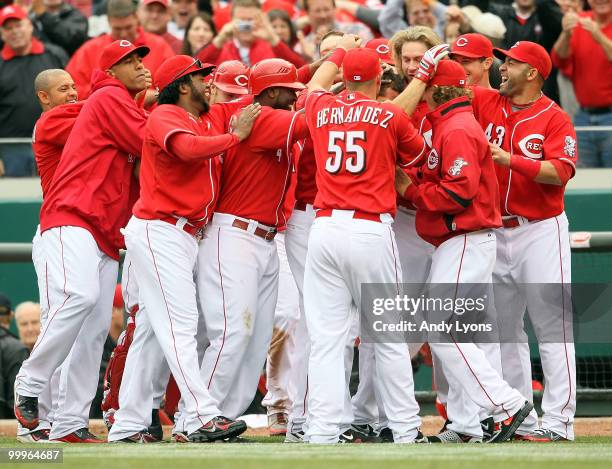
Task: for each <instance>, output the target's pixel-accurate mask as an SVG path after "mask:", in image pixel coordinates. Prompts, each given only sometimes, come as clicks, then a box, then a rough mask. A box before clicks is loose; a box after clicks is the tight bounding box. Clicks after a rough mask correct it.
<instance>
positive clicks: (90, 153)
mask: <svg viewBox="0 0 612 469" xmlns="http://www.w3.org/2000/svg"><path fill="white" fill-rule="evenodd" d="M146 122H147V118H146V115H145V112H144V111H143V110H142V109H141V108H139V107H138V106H137V105H136V102H135V101H134V97H133V96H132V95H130V93H129V92H128V90H127V88H125V86H124V85H123V84H122V83H121V82H120V81H119V80H117V79H115V78H111V77H109V76H108V75H106V74H105V73H103V72H101V71H97V72H96V73H95V74H94V80H93V93H92V95H91V96H90V97H89V99H88V100H87V101H86V102H85V104H83V109H82V110H81V113H80V114H79V117H78V119H77V120H76V122H75V124H74V128H73V131H72V132H70V135H69V137H68V140H67V142H66V145H65V146H64V151H63V152H62V158H61V160H60V163H59V166H58V167H57V171H56V172H55V176H54V178H53V183H52V184H51V187H50V188H49V192H48V193H47V194H46V195H45V200H44V201H43V205H42V207H41V209H40V231H41V233H42V232H44V231H45V230H48V229H50V228H55V227H58V226H79V227H81V228H85V229H86V230H88V231H89V232H90V233H91V234H92V236H93V237H94V239H95V240H96V243H97V244H98V246H99V247H100V249H101V250H102V251H103V252H104V253H106V254H107V255H109V256H110V257H112V258H113V259H116V260H119V249H121V248H122V247H124V240H123V236H122V235H121V233H120V231H119V229H120V228H122V227H124V226H125V225H126V224H127V222H128V220H129V218H130V215H131V213H132V206H133V205H134V202H135V201H136V199H137V197H138V191H139V186H138V180H137V179H136V177H135V176H134V162H135V161H136V158H139V157H140V152H141V151H142V140H143V137H144V128H145V124H146Z"/></svg>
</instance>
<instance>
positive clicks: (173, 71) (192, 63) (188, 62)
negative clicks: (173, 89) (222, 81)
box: [155, 55, 215, 91]
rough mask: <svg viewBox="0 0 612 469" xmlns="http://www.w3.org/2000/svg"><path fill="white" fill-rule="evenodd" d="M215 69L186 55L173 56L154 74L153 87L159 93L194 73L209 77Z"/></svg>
mask: <svg viewBox="0 0 612 469" xmlns="http://www.w3.org/2000/svg"><path fill="white" fill-rule="evenodd" d="M214 69H215V66H214V65H211V64H206V63H205V64H203V63H202V62H200V61H199V60H198V59H194V58H193V57H190V56H188V55H175V56H174V57H170V58H169V59H166V60H165V61H164V63H162V64H161V65H160V66H159V68H158V69H157V72H156V73H155V86H156V87H157V89H158V90H159V91H161V90H163V89H164V88H165V87H166V86H168V85H169V84H170V83H172V82H173V81H175V80H178V79H179V78H181V77H184V76H185V75H190V74H192V73H195V72H204V73H205V74H206V75H210V74H211V73H212V71H213V70H214Z"/></svg>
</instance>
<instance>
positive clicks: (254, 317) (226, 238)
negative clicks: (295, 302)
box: [197, 213, 279, 418]
mask: <svg viewBox="0 0 612 469" xmlns="http://www.w3.org/2000/svg"><path fill="white" fill-rule="evenodd" d="M234 220H236V217H235V216H234V215H229V214H224V213H215V214H214V216H213V220H212V223H211V224H209V225H208V227H207V228H206V232H205V238H204V239H203V240H202V242H201V243H200V249H199V253H198V269H197V284H198V295H199V297H200V304H201V307H202V310H203V313H204V322H205V324H206V333H207V335H208V339H209V341H210V345H209V346H208V348H207V349H206V351H205V353H204V358H203V360H202V370H201V371H202V378H203V381H204V383H205V385H206V386H207V388H208V389H209V391H210V395H211V396H212V397H213V399H214V400H215V402H216V403H217V405H218V406H219V408H220V409H221V411H222V413H223V415H225V416H227V417H229V418H236V417H238V416H240V415H242V413H243V412H244V411H245V410H246V409H247V408H248V406H249V404H250V403H251V402H252V400H253V397H254V396H255V393H256V392H257V384H258V382H259V377H260V375H261V371H262V369H263V366H264V363H265V361H266V355H267V352H268V348H269V346H270V340H271V338H272V328H273V323H274V308H275V306H276V299H277V292H278V269H279V265H278V254H277V252H276V244H275V243H274V242H273V241H266V240H265V239H263V238H260V237H258V236H256V235H255V234H254V231H255V228H256V227H257V226H258V224H257V222H256V221H253V220H244V221H246V222H248V223H249V231H245V230H241V229H240V228H236V227H233V226H232V223H233V222H234ZM259 226H261V225H259ZM267 228H268V229H270V230H271V229H272V227H267Z"/></svg>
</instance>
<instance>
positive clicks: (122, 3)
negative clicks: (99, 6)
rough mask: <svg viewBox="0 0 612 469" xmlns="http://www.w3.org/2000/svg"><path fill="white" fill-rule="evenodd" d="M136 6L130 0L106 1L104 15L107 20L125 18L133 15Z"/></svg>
mask: <svg viewBox="0 0 612 469" xmlns="http://www.w3.org/2000/svg"><path fill="white" fill-rule="evenodd" d="M137 8H138V6H137V5H136V3H134V2H133V1H132V0H108V3H107V4H106V15H107V16H108V17H109V18H127V17H128V16H130V15H135V14H136V10H137Z"/></svg>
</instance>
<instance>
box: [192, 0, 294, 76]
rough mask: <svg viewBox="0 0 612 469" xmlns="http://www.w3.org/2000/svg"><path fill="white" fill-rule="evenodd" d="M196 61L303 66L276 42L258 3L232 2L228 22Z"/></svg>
mask: <svg viewBox="0 0 612 469" xmlns="http://www.w3.org/2000/svg"><path fill="white" fill-rule="evenodd" d="M197 57H198V58H199V59H200V60H201V61H202V62H207V63H211V64H220V63H221V62H225V61H227V60H240V61H241V62H243V63H244V64H246V65H248V66H249V67H250V66H251V65H253V64H255V63H257V62H259V61H260V60H263V59H271V58H274V57H278V58H280V59H285V60H287V61H289V62H291V63H293V64H294V65H295V66H296V67H301V66H302V65H305V63H306V62H305V61H304V59H302V57H301V56H300V55H299V54H298V53H296V52H294V51H293V50H292V49H291V48H290V47H289V46H288V45H287V44H285V43H284V42H283V41H281V40H280V38H279V37H278V35H277V34H276V33H275V32H274V28H273V27H272V25H271V24H270V21H269V20H268V17H267V16H266V15H265V14H264V13H263V12H262V11H261V6H260V5H259V1H258V0H234V2H233V3H232V21H230V22H229V23H226V24H225V26H223V28H222V29H221V31H219V34H218V35H217V36H216V37H215V38H214V39H213V40H212V42H211V43H210V44H209V45H207V46H206V47H205V48H204V49H202V50H201V51H200V52H198V54H197Z"/></svg>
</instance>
